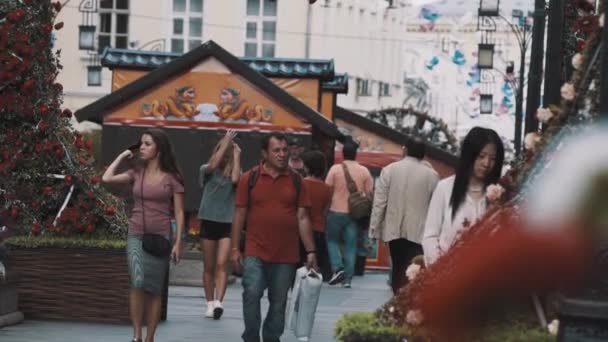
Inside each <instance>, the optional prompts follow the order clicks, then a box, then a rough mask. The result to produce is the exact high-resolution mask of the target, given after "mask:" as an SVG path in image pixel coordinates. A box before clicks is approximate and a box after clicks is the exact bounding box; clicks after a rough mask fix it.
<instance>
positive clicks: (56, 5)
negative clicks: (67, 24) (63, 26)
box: [53, 1, 61, 12]
mask: <svg viewBox="0 0 608 342" xmlns="http://www.w3.org/2000/svg"><path fill="white" fill-rule="evenodd" d="M53 8H54V9H55V11H57V12H59V11H61V2H59V1H56V2H53Z"/></svg>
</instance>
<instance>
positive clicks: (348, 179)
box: [342, 163, 357, 194]
mask: <svg viewBox="0 0 608 342" xmlns="http://www.w3.org/2000/svg"><path fill="white" fill-rule="evenodd" d="M342 169H343V170H344V177H345V178H346V186H347V188H348V192H350V193H351V194H352V193H355V192H357V184H356V183H355V181H354V180H353V177H351V175H350V172H349V171H348V167H346V164H345V163H342Z"/></svg>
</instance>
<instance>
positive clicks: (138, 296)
mask: <svg viewBox="0 0 608 342" xmlns="http://www.w3.org/2000/svg"><path fill="white" fill-rule="evenodd" d="M145 299H146V297H145V292H144V290H142V289H131V292H130V293H129V315H130V316H131V324H132V325H133V337H134V338H136V339H140V338H141V324H142V321H143V319H144V309H145Z"/></svg>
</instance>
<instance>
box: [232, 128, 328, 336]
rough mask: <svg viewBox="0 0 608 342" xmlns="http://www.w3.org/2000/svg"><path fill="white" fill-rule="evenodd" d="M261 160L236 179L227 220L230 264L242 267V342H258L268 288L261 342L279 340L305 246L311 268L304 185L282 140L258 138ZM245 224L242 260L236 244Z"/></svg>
mask: <svg viewBox="0 0 608 342" xmlns="http://www.w3.org/2000/svg"><path fill="white" fill-rule="evenodd" d="M262 157H263V162H262V163H261V165H259V166H258V167H255V168H253V169H252V170H250V171H248V172H246V173H245V174H243V176H241V178H240V180H239V184H238V187H237V192H236V211H235V215H234V220H233V222H232V234H231V236H232V250H231V251H232V252H231V253H232V261H233V262H234V264H235V266H237V267H241V266H242V267H243V280H242V284H243V316H244V320H245V331H244V332H243V335H242V338H243V340H244V341H245V342H259V341H260V323H261V320H262V318H261V313H260V300H261V298H262V296H263V295H264V290H265V289H266V288H268V301H269V302H270V307H269V308H268V314H267V316H266V319H265V321H264V327H263V330H262V336H263V340H264V342H278V341H280V338H281V335H282V334H283V330H284V327H285V308H286V305H287V293H288V292H289V288H290V287H291V285H292V283H293V280H294V277H295V271H296V264H297V263H298V261H299V258H300V252H299V251H300V248H299V246H300V240H301V241H302V243H303V244H304V247H305V249H306V256H307V263H306V265H307V267H308V268H316V267H317V261H316V253H317V251H316V250H315V242H314V239H313V233H312V228H311V224H310V218H309V216H308V210H309V209H310V207H311V204H310V197H309V192H308V186H307V184H306V183H305V182H303V181H302V178H301V177H300V175H298V174H296V173H295V172H294V171H292V170H291V169H290V168H289V167H288V165H287V161H288V152H287V139H286V137H285V136H284V135H283V134H278V133H271V134H268V135H266V136H265V137H264V138H263V139H262ZM245 222H247V234H246V235H245V258H244V259H243V256H242V255H241V251H240V249H239V241H240V235H241V231H242V230H243V228H244V227H245Z"/></svg>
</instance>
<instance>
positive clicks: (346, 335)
mask: <svg viewBox="0 0 608 342" xmlns="http://www.w3.org/2000/svg"><path fill="white" fill-rule="evenodd" d="M533 318H534V317H527V316H524V315H520V314H517V313H514V312H511V313H508V314H505V315H504V316H503V317H502V319H496V320H494V321H492V322H488V323H486V324H485V326H484V328H483V329H482V330H481V331H477V332H476V334H475V336H476V337H474V338H473V337H471V338H470V339H469V340H470V341H471V342H554V341H555V336H552V335H551V334H549V332H548V331H547V329H543V328H541V327H540V326H539V325H538V323H537V322H536V321H535V320H534V319H533ZM335 335H336V339H337V340H338V341H340V342H376V341H377V342H392V341H395V342H400V341H403V339H404V338H406V339H408V340H409V339H412V338H413V340H415V341H425V342H428V341H431V339H430V338H428V337H425V335H424V333H423V331H418V332H417V333H416V334H415V337H413V336H412V334H410V332H409V330H408V329H407V327H397V326H395V325H391V324H390V323H386V321H381V320H379V319H378V317H377V315H376V314H375V313H371V312H356V313H352V314H347V315H344V317H342V318H341V319H340V320H339V321H338V322H337V323H336V328H335Z"/></svg>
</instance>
